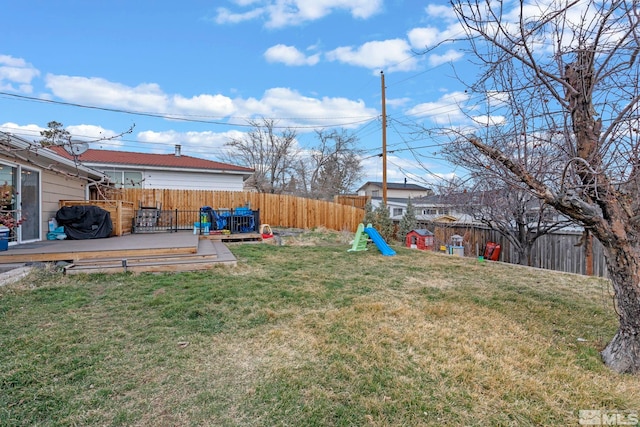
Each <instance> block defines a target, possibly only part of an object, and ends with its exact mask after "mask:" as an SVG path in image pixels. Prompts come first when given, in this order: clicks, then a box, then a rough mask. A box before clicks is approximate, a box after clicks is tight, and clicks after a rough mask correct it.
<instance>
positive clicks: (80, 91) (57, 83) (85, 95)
mask: <svg viewBox="0 0 640 427" xmlns="http://www.w3.org/2000/svg"><path fill="white" fill-rule="evenodd" d="M46 86H47V87H48V88H49V89H51V91H52V92H53V94H54V95H55V96H57V97H59V98H62V99H64V100H65V101H68V102H75V103H80V104H82V103H85V104H90V105H96V106H101V107H114V108H121V109H129V110H136V111H144V112H154V113H159V112H164V111H167V107H168V105H169V99H168V98H167V96H166V95H165V94H164V93H162V91H161V90H160V87H159V86H158V85H157V84H154V83H143V84H140V85H138V86H136V87H130V86H125V85H123V84H120V83H113V82H110V81H107V80H105V79H102V78H98V77H74V76H62V75H53V74H48V75H47V76H46Z"/></svg>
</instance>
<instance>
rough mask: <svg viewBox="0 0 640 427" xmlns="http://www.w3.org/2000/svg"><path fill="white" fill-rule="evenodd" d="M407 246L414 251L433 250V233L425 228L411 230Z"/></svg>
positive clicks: (408, 234)
mask: <svg viewBox="0 0 640 427" xmlns="http://www.w3.org/2000/svg"><path fill="white" fill-rule="evenodd" d="M406 245H407V247H408V248H412V249H421V250H423V251H428V250H433V233H432V232H430V231H429V230H426V229H423V228H421V229H418V230H411V231H410V232H408V233H407V238H406Z"/></svg>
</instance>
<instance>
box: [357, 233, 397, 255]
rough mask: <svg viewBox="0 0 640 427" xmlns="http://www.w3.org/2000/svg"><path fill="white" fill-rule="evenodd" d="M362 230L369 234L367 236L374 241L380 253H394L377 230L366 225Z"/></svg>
mask: <svg viewBox="0 0 640 427" xmlns="http://www.w3.org/2000/svg"><path fill="white" fill-rule="evenodd" d="M364 232H365V233H367V234H368V235H369V238H370V239H371V241H372V242H373V243H375V245H376V246H377V247H378V249H379V250H380V252H381V253H382V255H384V256H394V255H395V254H396V251H394V250H393V249H391V247H390V246H389V245H388V244H387V242H385V240H384V239H383V238H382V236H381V235H380V233H378V230H376V229H375V228H373V227H366V228H365V229H364Z"/></svg>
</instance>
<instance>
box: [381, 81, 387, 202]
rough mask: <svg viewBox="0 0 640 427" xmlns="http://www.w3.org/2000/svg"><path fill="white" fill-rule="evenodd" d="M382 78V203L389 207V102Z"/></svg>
mask: <svg viewBox="0 0 640 427" xmlns="http://www.w3.org/2000/svg"><path fill="white" fill-rule="evenodd" d="M380 77H381V78H382V203H383V204H384V207H385V208H386V207H387V101H386V98H385V93H384V91H385V88H384V71H380Z"/></svg>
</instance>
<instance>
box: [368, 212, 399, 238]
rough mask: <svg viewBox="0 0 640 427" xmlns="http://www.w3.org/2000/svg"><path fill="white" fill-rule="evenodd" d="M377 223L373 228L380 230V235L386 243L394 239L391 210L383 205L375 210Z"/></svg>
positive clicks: (375, 222)
mask: <svg viewBox="0 0 640 427" xmlns="http://www.w3.org/2000/svg"><path fill="white" fill-rule="evenodd" d="M373 213H374V215H375V221H374V224H373V227H374V228H375V229H376V230H378V233H380V235H381V236H382V238H383V239H385V240H386V241H390V240H392V239H393V237H394V234H395V233H394V231H395V230H394V226H393V220H392V219H391V216H390V215H389V208H388V207H387V206H385V205H383V204H381V205H380V206H378V207H377V208H376V209H375V210H374V212H373Z"/></svg>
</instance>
